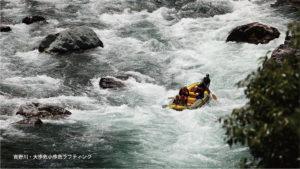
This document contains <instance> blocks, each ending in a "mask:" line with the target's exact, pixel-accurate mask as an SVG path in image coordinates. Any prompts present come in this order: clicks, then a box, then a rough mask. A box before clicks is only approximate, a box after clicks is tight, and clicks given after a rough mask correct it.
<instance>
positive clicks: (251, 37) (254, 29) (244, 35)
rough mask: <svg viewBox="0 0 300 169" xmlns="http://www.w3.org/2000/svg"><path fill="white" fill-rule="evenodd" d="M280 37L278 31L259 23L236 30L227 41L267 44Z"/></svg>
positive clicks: (239, 27)
mask: <svg viewBox="0 0 300 169" xmlns="http://www.w3.org/2000/svg"><path fill="white" fill-rule="evenodd" d="M279 36H280V32H279V31H278V29H276V28H274V27H271V26H268V25H264V24H261V23H259V22H254V23H250V24H246V25H242V26H238V27H236V28H234V29H233V30H232V31H231V32H230V34H229V36H228V37H227V39H226V41H227V42H228V41H235V42H248V43H254V44H259V43H261V44H266V43H269V41H271V40H273V39H275V38H278V37H279Z"/></svg>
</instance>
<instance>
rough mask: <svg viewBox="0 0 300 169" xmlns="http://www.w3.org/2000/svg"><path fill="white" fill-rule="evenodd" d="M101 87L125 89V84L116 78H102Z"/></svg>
mask: <svg viewBox="0 0 300 169" xmlns="http://www.w3.org/2000/svg"><path fill="white" fill-rule="evenodd" d="M99 85H100V87H101V88H103V89H107V88H123V87H125V84H124V83H122V82H121V81H117V80H115V79H114V78H101V79H100V82H99Z"/></svg>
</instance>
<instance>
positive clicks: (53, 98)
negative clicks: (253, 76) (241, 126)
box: [0, 0, 292, 168]
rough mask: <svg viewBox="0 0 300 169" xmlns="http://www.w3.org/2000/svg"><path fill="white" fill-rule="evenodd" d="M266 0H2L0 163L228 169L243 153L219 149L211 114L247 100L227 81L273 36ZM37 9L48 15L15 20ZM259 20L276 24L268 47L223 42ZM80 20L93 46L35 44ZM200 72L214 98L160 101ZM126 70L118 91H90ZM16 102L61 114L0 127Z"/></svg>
mask: <svg viewBox="0 0 300 169" xmlns="http://www.w3.org/2000/svg"><path fill="white" fill-rule="evenodd" d="M273 2H274V1H263V2H261V1H248V0H240V1H232V0H215V1H209V0H178V1H166V0H160V1H159V0H145V1H139V0H9V1H1V6H2V8H1V16H2V17H3V18H5V19H8V20H10V22H11V25H10V27H11V28H12V32H10V33H1V37H0V43H1V46H0V51H1V55H0V60H1V63H0V72H1V73H0V122H1V125H0V133H1V135H0V139H1V167H3V168H4V167H9V168H16V167H26V168H33V167H46V168H58V167H81V168H83V167H84V168H93V167H98V168H99V167H109V168H111V167H112V168H115V167H116V168H117V167H122V168H124V167H128V168H132V167H134V168H145V167H151V168H157V167H169V168H193V167H195V168H232V167H234V164H235V163H237V162H238V161H239V160H240V158H242V157H249V156H250V155H249V150H248V148H247V147H244V146H233V147H232V148H230V147H229V146H228V145H227V144H226V142H225V141H224V137H225V131H224V129H222V128H221V124H220V123H218V122H217V120H218V118H219V117H221V116H224V115H228V114H230V113H231V112H232V110H233V109H234V108H238V107H241V106H243V105H244V104H245V103H246V101H247V99H246V98H245V96H244V94H243V89H239V88H237V87H236V86H235V84H236V83H237V82H238V81H240V80H242V79H243V78H245V77H246V76H247V75H248V74H249V73H250V72H252V71H254V70H256V69H257V68H258V66H259V65H260V63H259V62H258V58H259V57H261V56H265V55H266V53H267V52H268V51H270V50H273V49H274V48H276V47H277V46H278V45H279V44H281V43H283V41H284V38H285V32H286V29H287V28H286V25H287V24H288V23H289V22H291V20H292V19H291V18H290V17H289V16H286V15H285V14H282V13H281V12H280V11H278V10H276V9H274V8H272V7H270V4H271V3H273ZM30 15H42V16H45V17H46V18H47V21H48V22H49V24H32V25H25V24H23V23H21V20H22V18H24V17H25V16H30ZM256 21H258V22H261V23H264V24H268V25H272V26H274V27H276V28H278V29H279V31H280V32H281V36H280V37H279V38H278V39H275V40H273V41H271V42H269V43H268V44H259V45H253V44H247V43H233V42H229V43H226V42H225V39H226V37H227V36H228V32H229V31H230V30H231V29H233V28H234V27H236V26H239V25H242V24H247V23H250V22H256ZM81 25H85V26H88V27H90V28H92V29H93V30H94V31H95V32H96V33H97V35H98V37H99V38H100V39H101V40H102V41H103V43H104V48H96V49H92V50H89V51H86V52H83V53H78V54H68V55H63V56H53V55H49V54H42V53H39V52H38V50H37V46H38V45H39V43H40V41H41V40H42V39H43V38H44V37H45V36H46V35H48V34H50V33H56V32H59V31H62V30H65V29H67V28H70V27H72V26H81ZM207 73H209V74H210V76H211V86H210V88H211V90H212V91H213V93H214V94H215V95H216V96H217V97H218V98H219V99H218V101H214V100H211V101H210V103H209V104H207V105H205V106H204V107H202V108H201V109H197V110H193V111H191V110H185V111H179V112H178V111H174V110H171V109H167V108H166V109H163V108H162V105H165V104H167V103H168V97H170V96H174V95H176V94H177V92H178V89H179V88H180V87H181V86H184V85H190V84H192V83H194V82H197V81H200V80H201V79H202V78H203V77H204V76H205V74H207ZM124 74H125V75H130V78H129V79H128V80H126V81H124V83H125V84H126V86H127V87H126V88H124V89H117V90H111V89H101V88H100V87H99V80H100V78H101V77H105V76H116V75H124ZM26 102H40V103H45V104H51V105H57V106H61V107H65V108H67V109H68V110H69V111H71V112H72V115H71V116H69V117H68V118H65V119H61V120H43V122H44V124H43V125H42V126H41V127H37V128H34V127H25V128H24V127H15V126H12V125H10V124H11V123H13V122H16V121H19V120H21V119H22V117H21V116H17V115H15V113H16V111H17V109H18V107H19V106H20V105H21V104H23V103H26ZM15 154H28V155H37V154H42V155H43V154H46V155H51V154H75V155H77V156H79V155H91V158H90V159H82V160H78V159H77V160H74V159H64V160H53V159H43V160H41V159H40V160H36V159H35V160H33V159H28V160H14V159H13V155H15Z"/></svg>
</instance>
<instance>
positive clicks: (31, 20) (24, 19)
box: [22, 15, 47, 25]
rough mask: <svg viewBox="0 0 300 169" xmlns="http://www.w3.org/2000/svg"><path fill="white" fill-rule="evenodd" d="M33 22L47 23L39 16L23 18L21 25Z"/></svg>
mask: <svg viewBox="0 0 300 169" xmlns="http://www.w3.org/2000/svg"><path fill="white" fill-rule="evenodd" d="M35 22H43V23H47V21H46V19H45V18H44V17H42V16H39V15H35V16H27V17H25V18H23V20H22V23H25V24H27V25H29V24H32V23H35Z"/></svg>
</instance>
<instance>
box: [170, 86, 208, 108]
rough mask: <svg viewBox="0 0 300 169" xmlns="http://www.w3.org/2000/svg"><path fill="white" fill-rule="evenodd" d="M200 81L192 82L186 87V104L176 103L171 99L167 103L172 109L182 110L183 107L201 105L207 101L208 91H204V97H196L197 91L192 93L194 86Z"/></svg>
mask: <svg viewBox="0 0 300 169" xmlns="http://www.w3.org/2000/svg"><path fill="white" fill-rule="evenodd" d="M199 84H200V82H197V83H194V84H192V85H190V86H188V87H187V89H188V90H189V96H188V100H187V105H176V104H174V103H173V100H172V101H171V103H170V104H169V105H168V107H170V108H171V109H174V110H178V111H181V110H184V109H197V108H199V107H201V106H203V105H204V104H205V103H207V102H208V101H209V99H210V92H209V91H207V90H206V91H204V97H203V98H202V99H196V96H198V93H194V91H195V90H194V89H195V87H196V86H198V85H199Z"/></svg>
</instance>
